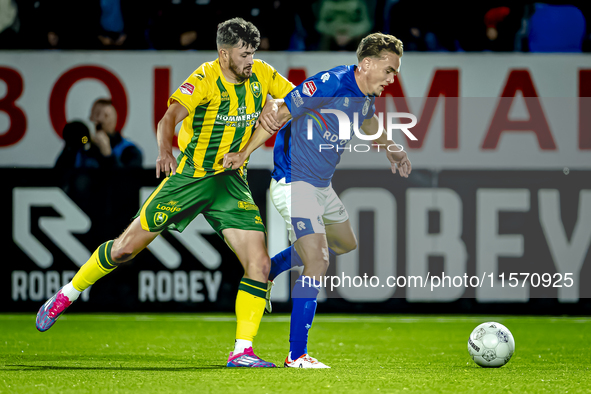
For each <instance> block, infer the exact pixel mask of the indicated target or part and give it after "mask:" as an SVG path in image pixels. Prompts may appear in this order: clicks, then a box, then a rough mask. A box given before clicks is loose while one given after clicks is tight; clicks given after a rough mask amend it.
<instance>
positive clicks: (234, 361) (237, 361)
mask: <svg viewBox="0 0 591 394" xmlns="http://www.w3.org/2000/svg"><path fill="white" fill-rule="evenodd" d="M226 366H227V367H250V368H275V367H277V366H276V365H275V364H273V363H270V362H267V361H265V360H263V359H261V358H260V357H259V356H257V355H256V354H254V352H253V351H252V347H249V348H246V349H244V352H242V353H239V354H236V355H234V352H230V356H228V364H227V365H226Z"/></svg>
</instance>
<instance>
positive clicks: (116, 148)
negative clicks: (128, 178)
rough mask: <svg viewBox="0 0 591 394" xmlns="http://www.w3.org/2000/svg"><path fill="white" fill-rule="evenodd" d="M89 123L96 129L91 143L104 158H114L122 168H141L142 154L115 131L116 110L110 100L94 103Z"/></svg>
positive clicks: (100, 100)
mask: <svg viewBox="0 0 591 394" xmlns="http://www.w3.org/2000/svg"><path fill="white" fill-rule="evenodd" d="M90 121H91V122H92V123H93V124H94V125H95V128H96V133H95V135H94V137H93V139H92V141H93V143H94V144H95V145H96V146H97V147H98V148H99V149H100V151H101V153H102V154H103V155H104V156H110V155H112V156H114V158H115V160H116V162H117V166H120V167H123V168H141V167H142V152H141V151H140V150H139V149H138V148H137V147H136V146H135V144H134V143H133V142H131V141H129V140H127V139H125V138H123V137H122V136H121V131H120V130H116V127H117V110H116V109H115V107H114V106H113V103H112V101H111V99H108V98H100V99H98V100H96V101H95V102H94V104H93V105H92V109H91V111H90Z"/></svg>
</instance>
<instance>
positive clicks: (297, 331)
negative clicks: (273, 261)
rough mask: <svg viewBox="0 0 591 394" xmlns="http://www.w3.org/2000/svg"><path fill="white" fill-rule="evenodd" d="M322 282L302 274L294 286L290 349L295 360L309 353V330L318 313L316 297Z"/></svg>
mask: <svg viewBox="0 0 591 394" xmlns="http://www.w3.org/2000/svg"><path fill="white" fill-rule="evenodd" d="M319 291H320V283H318V282H317V281H315V280H314V279H312V278H310V277H308V276H303V275H302V276H300V277H299V278H298V279H297V280H296V283H295V286H294V287H293V291H292V293H291V298H292V300H293V306H292V310H291V322H290V332H289V351H290V352H291V359H292V360H295V359H297V358H299V357H300V356H301V355H303V354H305V353H308V330H309V329H310V328H311V327H312V321H313V320H314V315H315V314H316V298H317V297H318V292H319Z"/></svg>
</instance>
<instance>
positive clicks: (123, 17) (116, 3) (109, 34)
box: [85, 0, 150, 49]
mask: <svg viewBox="0 0 591 394" xmlns="http://www.w3.org/2000/svg"><path fill="white" fill-rule="evenodd" d="M85 1H88V0H85ZM99 4H100V19H99V21H100V22H99V35H98V39H99V41H100V43H101V48H103V49H147V48H148V46H147V42H146V37H145V35H146V30H147V25H148V13H149V7H150V5H149V4H150V2H149V1H146V2H144V4H143V5H142V6H141V7H138V6H137V2H134V1H132V0H99Z"/></svg>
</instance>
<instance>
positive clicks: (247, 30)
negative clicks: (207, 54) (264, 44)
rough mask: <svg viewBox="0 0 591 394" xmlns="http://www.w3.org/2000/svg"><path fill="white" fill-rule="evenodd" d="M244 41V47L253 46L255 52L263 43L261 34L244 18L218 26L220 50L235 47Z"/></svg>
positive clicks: (217, 41) (231, 20)
mask: <svg viewBox="0 0 591 394" xmlns="http://www.w3.org/2000/svg"><path fill="white" fill-rule="evenodd" d="M241 41H242V46H241V48H242V47H243V46H245V45H246V46H251V47H252V48H253V49H254V50H255V51H256V50H257V48H258V47H259V44H260V43H261V33H259V29H257V28H256V26H255V25H253V24H252V23H251V22H247V21H245V20H244V19H242V18H233V19H230V20H227V21H225V22H222V23H220V24H219V25H218V33H217V37H216V43H217V46H218V49H219V48H223V47H235V46H237V45H238V44H239V43H240V42H241Z"/></svg>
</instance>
